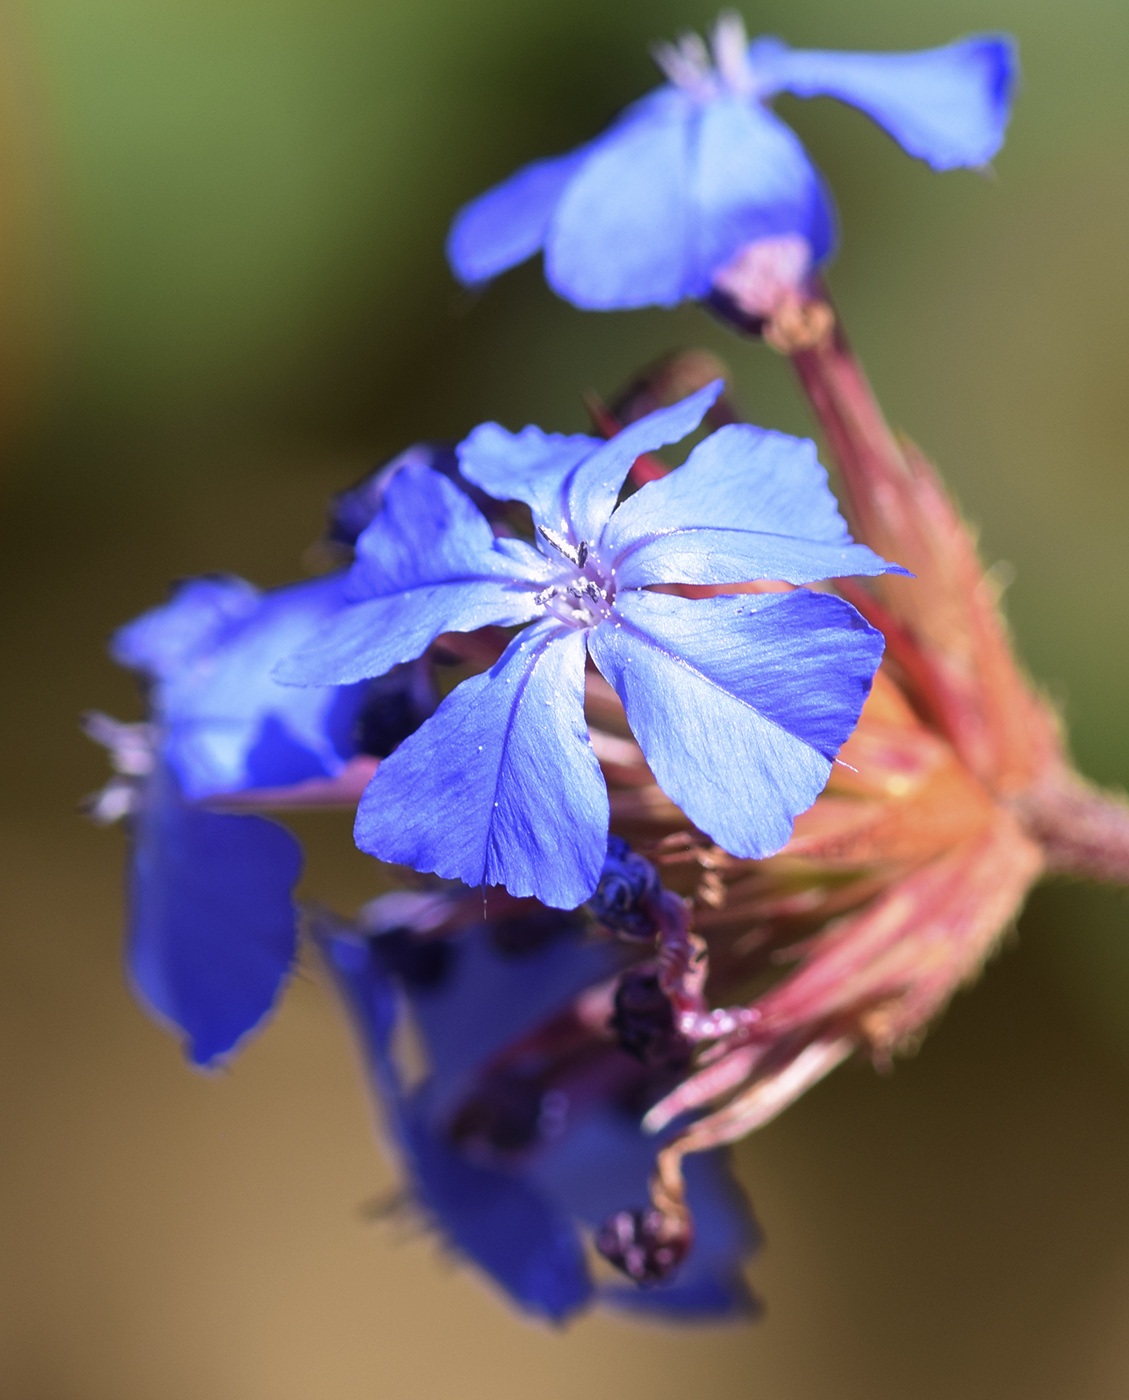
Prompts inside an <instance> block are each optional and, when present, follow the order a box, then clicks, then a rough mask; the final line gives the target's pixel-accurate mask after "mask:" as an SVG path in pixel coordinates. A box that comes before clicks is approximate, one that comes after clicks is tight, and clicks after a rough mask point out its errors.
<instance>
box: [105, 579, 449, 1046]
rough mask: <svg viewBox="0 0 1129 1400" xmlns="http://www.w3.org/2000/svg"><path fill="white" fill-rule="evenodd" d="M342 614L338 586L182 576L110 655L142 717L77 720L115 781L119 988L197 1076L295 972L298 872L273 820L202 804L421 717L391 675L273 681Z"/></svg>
mask: <svg viewBox="0 0 1129 1400" xmlns="http://www.w3.org/2000/svg"><path fill="white" fill-rule="evenodd" d="M343 606H345V594H344V575H342V574H335V575H330V576H328V577H326V578H320V579H313V580H309V581H307V582H305V583H298V584H293V585H291V586H289V587H286V588H280V589H275V590H273V591H270V592H267V593H260V592H259V591H258V590H257V589H255V588H254V587H252V585H251V584H249V583H246V582H244V581H243V580H242V579H237V578H230V577H222V578H219V577H217V578H202V579H194V580H191V581H189V582H187V583H185V584H183V585H181V587H180V588H178V589H177V591H176V593H175V594H174V596H173V598H172V599H171V601H170V602H168V603H166V604H164V605H163V606H161V607H158V608H154V609H152V610H151V611H150V612H147V613H145V614H144V615H143V616H141V617H139V618H137V619H136V620H135V621H134V622H131V623H129V624H128V625H127V626H125V627H123V628H122V629H121V630H120V631H119V632H118V633H117V634H116V635H115V637H114V639H113V641H112V644H111V650H112V653H113V655H114V657H115V659H116V660H118V661H119V662H121V663H122V664H123V665H126V666H129V667H131V668H133V669H135V670H138V671H140V672H141V673H142V675H143V676H144V678H145V679H146V681H147V683H148V685H149V700H150V707H151V711H152V718H151V722H150V723H149V724H146V725H119V724H116V723H115V722H114V721H111V720H107V719H106V718H105V717H104V716H92V717H91V718H90V719H89V720H88V724H87V727H88V732H89V733H91V735H92V737H94V738H96V739H98V740H100V741H101V742H103V743H105V744H106V746H107V747H108V748H109V749H110V750H111V753H112V755H113V757H114V764H115V767H116V769H117V771H118V777H117V778H116V779H114V780H113V781H112V782H111V783H110V785H109V786H108V787H107V788H106V789H105V790H104V792H103V793H102V794H101V796H100V797H99V798H98V799H97V801H96V803H95V806H94V814H95V816H96V817H99V818H100V819H102V820H110V819H113V818H115V817H117V816H128V817H129V821H130V828H131V836H132V870H131V876H130V882H129V906H130V908H129V939H128V949H127V966H128V972H129V976H130V980H131V982H132V984H133V986H134V989H135V990H136V992H137V994H138V996H139V998H140V1000H141V1001H142V1002H143V1003H144V1005H145V1006H146V1007H147V1008H148V1009H149V1010H150V1011H151V1012H153V1013H154V1014H155V1015H156V1017H157V1018H158V1019H159V1020H160V1021H162V1022H164V1023H166V1024H170V1025H172V1026H174V1027H175V1028H177V1029H178V1030H179V1031H180V1032H182V1033H183V1035H184V1037H185V1039H186V1041H187V1050H188V1054H189V1056H190V1058H191V1059H192V1060H193V1061H194V1062H195V1063H196V1064H201V1065H207V1064H212V1063H214V1062H215V1061H217V1060H218V1059H220V1058H222V1057H224V1056H226V1055H228V1054H229V1053H230V1052H231V1051H232V1050H233V1049H234V1048H235V1046H236V1045H237V1044H238V1042H239V1041H240V1040H241V1039H242V1038H243V1037H244V1036H245V1035H247V1034H248V1033H249V1032H250V1031H252V1030H254V1029H255V1028H256V1027H258V1026H259V1025H260V1024H261V1023H262V1021H263V1019H264V1018H265V1017H266V1016H267V1014H268V1013H269V1012H270V1010H271V1008H272V1007H273V1006H274V1004H275V1002H276V1000H277V998H278V995H279V992H280V990H281V987H282V985H283V983H284V981H285V979H286V977H287V975H288V973H289V970H290V968H291V967H292V965H293V962H294V956H295V950H296V944H297V910H296V908H295V905H294V901H293V897H292V890H293V887H294V885H295V883H296V882H297V880H298V877H299V874H300V872H301V865H302V857H301V851H300V848H299V846H298V843H297V842H296V841H295V840H294V838H293V837H292V836H291V835H290V834H289V833H288V832H287V831H286V830H284V829H283V828H282V827H281V826H279V825H277V824H276V823H275V822H272V821H268V820H265V819H264V818H262V817H258V816H251V815H243V814H228V813H220V812H215V811H209V810H207V809H206V808H205V807H203V806H201V805H200V803H201V802H202V801H203V800H205V799H213V800H214V799H216V798H221V797H223V798H228V799H230V798H233V797H235V796H237V795H244V796H246V795H247V794H248V793H253V792H254V791H255V790H261V789H267V790H276V791H277V790H278V789H283V790H287V789H294V787H295V785H301V784H304V783H305V784H308V783H309V782H310V780H311V779H314V780H316V779H325V780H330V779H333V778H335V777H338V776H340V775H341V774H342V771H343V769H344V768H345V765H346V764H347V762H348V761H349V760H350V759H352V758H353V757H354V756H355V755H356V754H357V753H358V751H359V749H360V748H362V747H364V748H365V749H367V750H368V751H370V752H374V753H386V752H388V751H389V749H390V748H391V747H392V746H393V744H394V743H395V742H397V741H398V740H399V739H400V738H402V737H403V736H404V734H406V733H408V732H410V730H411V728H413V727H414V725H415V724H418V723H419V721H420V719H421V718H422V717H423V715H424V714H426V713H428V712H429V710H430V708H431V707H432V706H431V703H429V695H428V693H427V692H426V688H425V689H424V691H423V693H421V684H420V681H419V678H418V677H416V676H415V675H414V674H413V673H412V672H410V671H408V670H406V669H405V668H401V670H400V672H398V673H396V674H394V675H393V676H391V677H389V678H386V680H385V681H384V682H381V683H378V685H377V687H376V688H375V689H374V688H373V687H372V686H369V685H357V686H351V687H346V688H343V689H334V688H324V689H309V690H295V689H294V688H293V687H287V686H281V685H278V684H277V683H276V682H275V681H274V680H273V679H272V677H271V669H272V667H273V666H274V664H275V663H276V662H277V661H278V659H279V658H280V657H282V656H285V655H286V654H287V653H288V652H289V651H291V650H292V649H293V648H294V646H295V645H297V644H298V643H299V642H300V641H302V640H303V639H304V638H305V637H307V636H308V635H309V634H310V632H311V631H312V630H313V629H314V628H315V627H316V626H317V625H318V624H319V623H321V622H324V621H325V620H326V619H327V618H329V617H331V616H332V615H333V614H334V612H335V611H340V609H341V608H342V607H343Z"/></svg>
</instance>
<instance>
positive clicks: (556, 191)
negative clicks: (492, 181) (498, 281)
mask: <svg viewBox="0 0 1129 1400" xmlns="http://www.w3.org/2000/svg"><path fill="white" fill-rule="evenodd" d="M587 154H588V148H587V147H586V146H582V147H581V148H580V149H579V150H577V151H573V152H571V153H570V154H569V155H566V156H557V157H555V158H554V159H551V160H537V161H534V162H533V164H532V165H527V166H524V167H523V168H522V169H521V170H519V171H517V173H516V174H514V175H511V176H510V178H509V179H508V180H504V181H503V182H502V183H501V184H500V185H495V186H494V188H493V189H491V190H487V191H486V193H485V194H483V195H479V197H478V198H477V199H474V200H472V201H471V202H470V203H469V204H466V205H464V206H463V208H462V209H460V210H459V212H458V213H457V214H456V215H455V221H454V223H453V224H452V225H451V232H450V234H449V236H448V238H447V260H448V262H449V263H450V264H451V270H452V271H453V272H454V274H455V276H456V277H457V278H458V279H459V281H460V282H462V283H464V284H465V285H467V286H472V287H473V286H475V285H477V284H478V283H480V282H487V281H489V280H490V278H491V277H496V276H497V275H498V273H499V272H504V271H505V270H506V268H508V267H516V266H517V264H518V263H522V262H524V261H525V260H526V258H531V257H532V256H533V254H534V253H536V252H537V250H538V248H540V247H541V245H542V243H544V241H545V234H546V232H547V230H548V227H549V220H550V219H551V218H552V216H553V210H554V209H555V208H556V205H557V201H558V200H559V199H560V197H561V193H562V192H563V190H564V188H565V186H566V185H567V184H568V182H569V180H571V179H572V176H573V174H574V173H575V171H576V170H577V169H578V167H579V166H580V164H581V162H582V161H583V160H584V158H585V156H586V155H587Z"/></svg>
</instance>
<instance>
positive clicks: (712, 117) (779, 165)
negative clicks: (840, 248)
mask: <svg viewBox="0 0 1129 1400" xmlns="http://www.w3.org/2000/svg"><path fill="white" fill-rule="evenodd" d="M691 189H692V191H693V200H694V208H695V220H694V225H695V246H694V261H695V264H696V266H697V268H698V269H700V271H699V273H698V274H697V276H696V278H695V282H696V285H703V284H705V285H708V284H709V283H710V282H712V280H713V277H714V274H715V273H716V272H717V270H718V269H719V268H721V267H724V266H725V264H726V263H728V262H729V261H730V260H731V259H732V258H733V257H734V256H735V254H736V253H737V252H738V251H739V250H740V249H741V248H742V247H744V246H745V245H746V244H748V243H752V242H753V241H754V240H756V239H760V238H773V237H779V236H781V235H783V234H799V235H800V236H801V237H803V238H804V239H805V240H806V241H807V243H808V245H809V246H810V248H811V256H812V262H813V263H820V262H823V261H824V259H826V258H827V257H828V256H829V255H830V253H831V251H832V247H833V244H834V242H835V228H836V219H835V210H834V205H833V204H832V202H831V196H830V195H829V194H828V192H827V191H826V189H825V188H824V184H823V181H822V179H821V178H820V176H819V174H818V173H817V171H816V170H815V168H814V167H813V165H812V163H811V161H810V160H809V159H808V157H807V154H806V153H805V151H804V148H803V146H802V145H801V144H800V141H799V138H798V137H797V136H795V135H794V134H793V132H792V131H791V130H790V129H789V128H788V127H787V126H785V125H784V123H783V122H782V121H780V120H779V118H778V117H776V116H775V115H774V114H773V113H772V112H770V111H768V109H767V108H765V107H762V106H761V105H760V104H759V103H757V102H749V101H748V100H746V99H744V98H740V97H735V96H723V97H718V98H715V99H714V100H713V101H711V102H708V103H706V104H705V106H704V107H703V109H702V113H701V118H700V125H699V128H698V132H697V144H696V159H695V162H694V166H693V172H692V182H691ZM697 295H701V293H697Z"/></svg>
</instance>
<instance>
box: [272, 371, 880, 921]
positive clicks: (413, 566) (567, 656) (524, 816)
mask: <svg viewBox="0 0 1129 1400" xmlns="http://www.w3.org/2000/svg"><path fill="white" fill-rule="evenodd" d="M720 390H721V384H720V382H719V383H716V384H712V385H709V386H707V387H706V388H704V389H702V390H700V391H699V392H698V393H697V394H694V395H692V396H691V397H690V398H687V399H685V400H683V401H682V402H680V403H678V404H675V405H673V406H671V407H669V408H665V409H660V410H658V411H656V412H654V413H651V414H649V415H647V417H645V418H642V419H640V420H639V421H638V422H637V423H635V424H633V425H632V426H631V427H630V428H628V429H626V430H625V431H624V432H623V433H621V434H619V435H618V436H617V437H615V438H614V439H613V440H612V441H611V442H608V443H600V442H599V441H598V440H595V439H592V438H588V437H583V436H575V437H560V436H550V435H547V434H545V433H542V432H541V431H540V430H539V429H537V428H532V427H530V428H526V429H525V430H524V431H523V432H521V433H519V434H516V435H515V434H511V433H508V432H506V431H504V430H503V429H502V428H500V427H499V426H498V425H497V424H493V423H488V424H484V425H483V426H481V427H479V428H478V429H476V430H475V432H474V433H472V434H471V436H470V437H469V438H468V439H467V440H466V442H464V443H463V444H462V446H461V447H460V449H459V461H460V466H461V470H462V473H463V475H464V476H465V477H466V479H467V480H468V481H470V482H472V483H474V484H475V485H477V486H478V487H480V488H481V489H482V490H484V491H487V492H488V493H489V494H490V495H492V496H494V497H495V498H499V499H517V500H520V501H524V502H525V503H526V504H527V505H528V506H529V507H530V509H531V511H532V514H533V521H534V524H535V526H536V530H537V539H538V543H537V547H534V546H533V545H531V544H529V543H527V542H525V541H524V540H520V539H512V538H496V537H495V536H494V534H493V533H492V532H491V530H490V527H489V525H488V523H487V521H486V520H485V518H484V517H483V516H482V515H481V514H480V512H479V511H478V510H477V509H476V508H475V507H474V506H473V505H472V504H471V502H470V501H469V500H468V498H467V497H466V496H465V495H464V494H463V493H462V492H461V491H459V490H458V489H457V488H456V487H455V486H453V485H452V484H451V483H450V482H449V481H448V480H447V479H445V478H444V477H442V476H440V475H438V474H437V473H435V472H433V471H431V470H429V469H428V468H426V467H424V468H414V467H411V466H408V467H405V468H404V469H403V470H401V471H400V472H398V473H397V474H396V476H395V477H394V478H393V479H392V480H391V481H390V483H389V485H388V488H387V491H386V493H385V497H384V507H383V509H382V510H381V511H380V513H379V514H378V515H377V516H376V517H375V519H374V520H373V522H372V524H371V525H370V526H369V527H368V528H367V530H365V532H364V533H363V534H362V535H361V536H360V538H359V539H358V541H357V562H356V564H355V565H354V568H353V570H352V573H351V575H350V578H349V584H348V587H349V590H350V592H351V596H352V597H353V598H354V599H355V602H354V605H353V607H352V608H350V609H348V610H346V611H345V612H343V613H341V614H340V615H339V616H337V617H335V618H334V619H332V620H331V621H330V622H329V623H328V625H327V626H326V627H325V628H324V629H323V630H322V631H321V632H320V633H319V635H318V636H317V637H316V638H315V639H314V640H313V641H312V642H311V643H310V644H309V645H307V646H306V647H304V648H302V649H301V650H299V651H298V652H297V654H296V655H295V656H294V657H292V658H291V659H290V660H289V661H287V662H285V663H283V664H282V665H281V666H280V667H279V668H278V670H277V671H276V675H277V676H278V677H279V678H280V679H283V680H287V681H290V682H294V683H298V684H313V685H348V684H351V683H355V682H357V681H359V680H361V679H363V678H365V677H368V676H376V675H380V674H382V673H383V672H385V671H387V670H388V669H389V668H390V667H392V666H395V665H396V664H398V663H403V662H405V661H408V660H410V659H412V658H414V657H416V656H419V655H420V654H421V653H422V652H423V651H424V649H425V648H426V647H428V646H429V645H430V643H431V642H432V641H433V640H434V639H435V638H436V637H438V636H439V635H440V634H441V633H444V632H452V631H469V630H471V629H475V628H481V627H484V626H487V625H491V624H493V625H503V626H512V625H515V624H522V623H532V625H531V626H529V627H528V628H527V630H525V631H522V632H520V633H519V634H518V635H517V636H515V637H514V639H513V640H512V641H511V643H510V644H509V646H508V647H507V648H506V650H505V652H504V653H503V654H502V656H501V658H500V660H498V662H497V664H496V665H494V666H493V667H492V668H491V669H490V670H489V671H488V672H486V673H485V674H482V675H479V676H476V677H474V678H472V679H471V680H468V681H465V682H464V683H463V684H462V685H460V686H458V687H457V688H456V689H455V690H454V691H453V692H452V693H451V694H450V695H449V696H448V697H447V699H446V700H445V701H444V703H443V704H442V705H441V706H440V707H439V709H438V711H437V712H436V714H435V715H434V716H433V717H432V718H431V719H430V720H429V721H427V723H425V724H424V725H423V726H422V727H421V728H420V729H419V730H418V731H417V732H416V733H415V734H414V735H412V736H411V737H410V738H409V739H407V740H406V741H405V742H404V743H403V744H402V745H401V746H400V747H399V748H398V749H397V750H396V752H395V753H394V754H392V755H391V756H390V757H389V758H388V759H386V760H385V761H384V762H383V763H382V764H381V766H380V768H379V769H378V771H377V773H376V776H375V777H374V779H373V781H372V783H371V784H370V785H369V787H368V789H367V790H366V792H365V795H364V797H363V799H362V801H361V804H360V808H359V810H358V813H357V822H356V837H357V843H358V845H359V846H360V847H361V849H362V850H365V851H368V852H370V853H371V854H373V855H376V856H378V857H380V858H381V859H383V860H387V861H394V862H397V863H401V864H405V865H410V866H414V867H415V868H416V869H417V870H428V871H435V872H436V873H438V874H440V875H444V876H447V877H453V878H458V879H460V880H463V881H464V882H466V883H467V884H469V885H492V884H498V883H501V884H504V885H505V886H506V888H507V889H508V890H509V891H510V892H511V893H513V894H519V895H531V894H532V895H537V896H538V897H539V898H540V899H542V900H543V901H544V902H545V903H547V904H550V905H554V906H557V907H562V908H573V907H575V906H577V905H578V904H580V903H581V902H582V901H583V900H585V899H586V898H587V897H588V896H589V895H590V894H591V893H592V891H593V890H594V888H595V886H596V883H597V880H598V879H599V876H600V871H601V869H602V866H603V862H604V856H605V852H606V850H607V835H608V797H607V789H606V787H605V785H604V781H603V778H602V776H601V773H600V767H599V763H598V761H597V758H596V755H595V753H594V752H593V749H592V746H591V744H590V742H589V739H588V734H587V726H586V723H585V718H584V691H585V662H586V658H590V659H591V660H592V662H593V663H594V664H595V666H596V667H597V668H598V669H599V671H601V672H602V673H603V675H604V676H605V678H606V679H607V680H608V681H609V682H610V683H611V685H612V686H613V687H614V688H615V690H616V691H617V692H618V694H619V695H620V697H621V699H622V701H623V705H624V708H625V710H626V714H627V719H628V722H629V723H630V725H631V728H632V731H633V733H634V734H635V736H636V738H637V739H638V741H639V743H640V745H641V746H642V749H643V752H644V753H645V754H646V757H647V762H648V763H649V764H650V767H651V770H652V771H653V773H654V775H655V778H656V779H657V781H658V783H659V785H660V786H661V787H662V789H663V791H664V792H666V793H667V794H668V796H669V797H671V798H672V799H673V800H674V801H675V802H676V803H677V804H678V806H679V807H680V808H681V809H682V810H683V811H684V812H685V814H686V815H687V816H688V817H689V818H690V820H691V821H692V822H694V823H695V825H696V826H698V827H699V828H700V829H701V830H703V831H705V832H708V833H709V835H710V836H711V837H712V838H713V839H714V840H716V841H717V842H718V844H719V845H721V846H722V847H724V848H725V849H726V850H728V851H731V852H733V853H734V854H739V855H743V856H748V857H755V856H764V855H768V854H769V853H771V852H772V851H775V850H777V849H779V847H780V846H782V845H783V844H784V843H785V842H786V841H787V839H788V836H789V833H790V831H791V826H792V820H793V818H794V817H795V815H796V814H797V813H798V812H801V811H803V810H804V809H805V808H807V807H809V806H810V805H811V804H812V802H813V801H814V800H815V798H816V796H817V795H818V793H819V791H820V789H821V788H822V787H823V786H824V784H825V783H826V781H827V777H828V774H829V772H830V770H831V764H832V762H833V761H834V758H835V754H836V753H837V752H838V749H839V746H840V745H841V744H842V743H843V741H844V740H845V739H846V737H847V736H848V734H849V733H850V732H851V730H852V729H853V728H854V725H855V722H856V720H857V719H858V715H859V711H860V709H861V707H862V703H863V701H864V699H865V698H866V694H867V691H868V690H869V688H870V682H871V678H872V676H873V674H874V671H875V669H876V667H877V665H878V662H879V659H880V657H881V654H882V640H881V636H880V634H879V633H878V632H877V631H876V630H875V629H873V628H871V627H870V626H868V625H867V624H866V623H864V622H863V620H862V618H861V617H860V616H859V614H858V613H857V612H856V611H855V610H854V608H852V607H851V606H850V605H849V604H847V603H845V602H844V601H843V600H842V599H840V598H836V597H832V596H830V595H829V594H825V593H816V592H812V591H809V590H807V589H796V590H795V591H792V592H787V593H764V594H758V595H753V594H749V593H741V594H735V595H729V596H717V597H710V598H705V599H701V600H698V601H692V600H690V599H688V598H685V597H677V596H673V595H672V594H671V593H669V592H668V593H659V592H654V591H652V587H653V586H654V585H671V584H695V585H717V584H733V583H740V582H743V581H745V580H750V579H777V580H783V581H785V582H786V583H790V584H804V583H810V582H812V581H814V580H818V579H824V578H829V577H841V576H844V575H848V574H870V575H873V574H881V573H886V572H889V571H891V570H894V571H895V572H897V571H898V568H897V566H895V565H891V564H887V563H886V562H885V561H884V560H882V559H880V558H879V557H878V556H877V555H876V554H874V553H872V552H871V551H870V550H869V549H866V548H864V547H863V546H860V545H857V544H854V543H853V542H852V541H851V538H850V536H849V535H848V533H847V530H846V526H845V524H844V522H843V520H842V519H841V517H840V515H839V513H838V510H837V508H836V505H835V502H834V498H833V497H832V496H831V494H830V492H829V490H828V488H827V484H826V478H825V475H824V473H823V470H822V468H821V467H820V466H819V464H818V462H817V460H816V456H815V449H814V447H813V445H812V444H811V443H805V442H801V441H798V440H797V439H794V438H789V437H786V436H784V435H783V434H779V433H769V432H764V431H762V430H760V429H757V428H753V427H750V426H748V425H744V426H732V427H727V428H723V429H721V430H720V431H718V432H717V433H715V434H713V435H712V436H711V437H709V438H707V439H706V440H705V441H704V442H702V443H701V444H700V445H699V446H698V447H696V448H695V449H694V451H693V452H692V453H691V454H690V457H689V459H688V460H687V462H686V463H685V465H684V466H682V467H681V468H679V469H678V470H677V471H675V472H673V473H671V475H670V476H669V477H667V478H665V479H664V480H662V481H656V482H653V483H651V484H649V485H647V486H644V487H643V488H642V489H641V490H640V491H638V492H637V493H636V494H635V495H634V496H632V497H630V498H629V499H628V500H627V501H625V502H624V503H623V504H622V505H621V506H619V508H618V509H616V500H617V498H618V496H619V493H620V490H621V488H622V486H623V483H624V480H625V478H626V476H627V474H628V471H629V470H630V468H631V466H632V463H633V462H634V461H635V459H636V458H637V457H638V456H639V455H640V454H641V453H644V452H649V451H651V450H652V449H654V448H656V447H660V446H662V445H663V444H666V443H671V442H675V441H677V440H678V439H680V438H682V437H684V436H685V435H686V434H687V433H688V432H690V431H692V430H693V429H694V428H695V427H696V426H697V425H698V423H699V422H700V420H701V418H702V416H703V414H704V413H705V412H706V410H707V408H708V407H709V405H710V404H711V403H713V402H714V400H715V399H716V398H717V396H718V394H719V392H720Z"/></svg>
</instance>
